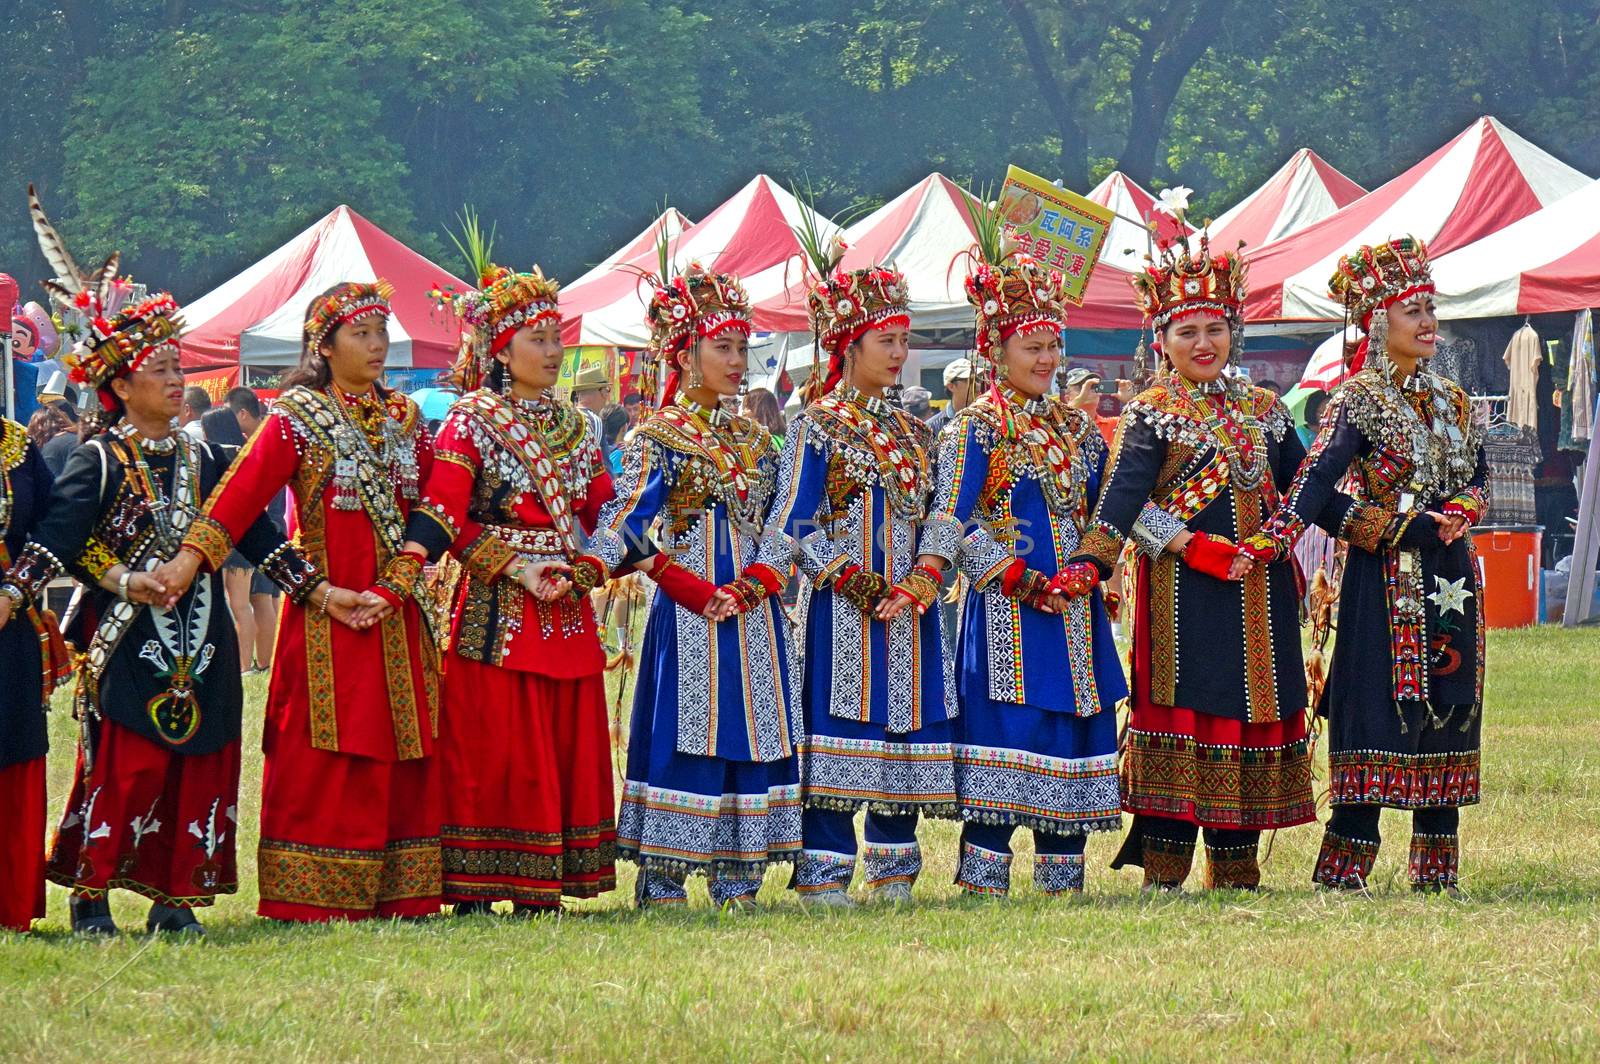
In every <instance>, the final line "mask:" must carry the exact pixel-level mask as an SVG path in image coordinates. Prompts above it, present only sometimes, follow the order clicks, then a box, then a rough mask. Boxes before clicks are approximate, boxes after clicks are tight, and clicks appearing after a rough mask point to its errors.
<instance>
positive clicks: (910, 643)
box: [761, 386, 956, 815]
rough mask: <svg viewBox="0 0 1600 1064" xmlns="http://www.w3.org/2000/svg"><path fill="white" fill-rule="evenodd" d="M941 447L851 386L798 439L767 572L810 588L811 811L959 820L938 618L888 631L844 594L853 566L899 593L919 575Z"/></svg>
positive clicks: (815, 412) (782, 484) (787, 464)
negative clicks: (841, 584)
mask: <svg viewBox="0 0 1600 1064" xmlns="http://www.w3.org/2000/svg"><path fill="white" fill-rule="evenodd" d="M928 443H929V438H928V430H927V427H926V426H925V425H924V424H923V423H922V422H921V421H919V420H917V419H916V418H914V417H912V416H911V415H909V414H905V413H902V412H900V411H898V410H896V409H894V408H892V407H890V406H889V404H888V403H886V402H885V401H884V400H882V399H877V398H869V397H867V396H864V395H862V394H861V392H859V391H858V390H856V389H855V388H851V387H848V386H847V387H844V388H841V389H839V390H837V391H835V392H833V393H832V394H830V395H827V396H825V397H823V398H822V399H819V400H817V401H816V402H814V403H812V404H811V405H810V406H808V407H807V408H806V409H805V410H804V411H802V412H801V413H800V414H799V415H798V416H797V417H796V418H795V419H794V421H792V422H791V423H790V425H789V428H788V431H787V433H786V435H785V439H784V449H783V461H782V464H781V466H780V468H779V473H778V485H779V487H778V491H779V494H778V497H777V499H776V500H775V501H774V503H773V506H772V513H771V516H770V518H769V520H768V522H767V535H766V539H765V542H764V543H763V545H762V550H761V560H762V561H763V562H764V563H766V564H768V565H771V566H772V567H773V568H775V569H777V570H779V571H780V572H788V571H789V570H790V568H791V566H792V564H793V563H794V562H796V561H798V562H799V564H800V569H801V572H802V573H804V575H805V576H806V582H805V583H804V585H803V586H802V588H801V596H800V608H799V611H798V614H799V616H798V621H797V625H798V627H799V628H800V629H801V630H802V631H803V632H804V637H803V638H804V647H805V654H804V658H803V665H802V668H801V669H800V670H798V671H799V673H800V680H799V683H798V684H797V685H796V686H797V687H798V688H799V695H798V699H799V701H800V703H801V705H802V706H803V707H804V722H805V723H804V738H803V739H802V740H801V766H802V771H801V776H802V780H803V784H804V788H803V795H804V800H805V804H806V805H807V806H808V807H823V808H831V809H855V808H859V807H862V806H867V807H870V808H872V809H874V810H878V811H881V812H892V813H907V812H917V811H922V812H926V813H932V814H936V815H949V814H950V813H953V812H954V807H955V778H954V774H953V771H952V767H951V760H950V757H951V737H952V732H951V723H950V722H951V721H952V719H953V718H954V717H955V715H956V700H955V685H954V682H953V676H952V670H951V661H950V654H949V653H948V650H947V648H946V647H945V645H944V633H943V630H942V627H941V625H940V623H939V611H938V609H937V608H935V609H931V610H929V611H928V612H926V613H923V614H921V615H920V616H919V615H918V613H917V611H916V610H914V609H907V610H904V611H902V612H901V613H900V614H899V615H898V616H897V617H895V619H894V620H892V621H890V622H888V623H885V622H883V621H879V620H876V619H874V618H873V617H872V616H870V614H868V613H867V612H865V611H863V610H862V609H861V608H860V607H859V606H857V605H856V604H854V603H853V602H851V601H850V600H849V599H847V598H845V597H844V596H843V595H841V594H840V593H839V591H838V590H837V589H836V588H835V586H834V580H835V579H836V578H837V577H838V576H839V575H840V574H841V573H842V572H845V571H846V570H848V569H849V568H850V567H852V566H857V567H861V568H863V569H865V570H869V571H871V572H874V573H877V574H879V575H880V576H882V577H883V579H884V581H885V582H886V583H887V584H888V585H891V586H892V585H893V584H895V583H896V582H898V581H900V580H903V579H905V577H906V576H907V575H908V574H909V573H910V572H911V569H912V567H913V566H915V565H916V561H917V534H918V529H919V527H920V525H921V522H922V519H923V517H924V516H925V514H926V510H927V494H928V492H927V489H928V486H929V476H928V457H927V452H928Z"/></svg>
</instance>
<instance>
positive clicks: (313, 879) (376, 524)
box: [187, 385, 440, 920]
mask: <svg viewBox="0 0 1600 1064" xmlns="http://www.w3.org/2000/svg"><path fill="white" fill-rule="evenodd" d="M431 459H432V447H431V445H430V443H429V441H428V439H427V436H426V434H425V433H424V432H423V431H422V420H421V417H420V414H419V412H418V410H417V406H416V404H415V403H413V402H412V401H411V400H410V399H408V398H407V397H405V396H404V395H401V394H399V393H395V392H387V391H384V390H382V389H375V390H374V391H373V392H372V393H369V394H367V395H363V396H351V395H347V394H345V393H343V392H341V391H339V390H338V389H337V387H335V386H333V385H329V386H327V387H326V388H322V389H317V390H312V389H309V388H293V389H290V390H289V391H287V392H285V393H284V394H283V395H281V396H279V397H278V399H277V401H276V402H275V403H274V404H273V408H272V412H271V413H270V414H269V415H268V416H267V418H266V419H265V420H264V421H263V422H262V425H261V428H260V429H259V430H257V432H256V434H255V435H254V436H253V437H252V438H251V439H250V442H249V443H247V444H246V445H245V447H244V450H243V451H241V452H240V454H239V458H238V460H237V461H236V462H235V463H234V465H233V468H232V469H231V470H229V472H228V475H227V476H226V477H225V478H224V479H223V481H222V483H221V485H219V486H218V488H217V490H216V491H215V492H213V493H212V495H211V498H210V499H209V501H208V502H207V503H206V508H205V513H204V514H203V515H202V516H201V517H200V518H199V519H198V520H197V521H196V524H195V528H194V529H193V530H192V531H191V532H190V534H189V537H188V541H187V542H188V543H189V545H191V546H193V547H196V548H198V549H199V550H200V551H201V552H202V553H203V554H204V555H205V557H206V559H207V560H208V561H209V562H210V564H211V565H212V566H213V567H216V566H220V565H221V564H222V561H223V559H224V558H226V557H227V551H228V548H229V547H230V545H231V543H232V541H233V539H234V538H235V537H237V536H238V535H239V534H240V532H241V531H242V530H243V529H244V528H245V527H246V526H247V525H248V524H249V522H250V521H251V519H252V518H253V517H254V516H255V515H258V514H260V513H261V512H262V511H263V510H265V509H266V506H267V503H268V502H269V501H270V500H271V499H272V497H273V496H274V495H276V494H277V493H278V491H279V490H281V489H282V488H283V487H284V486H285V485H287V486H289V487H290V489H291V490H292V492H293V497H294V503H295V505H294V515H293V516H294V520H293V524H294V526H295V528H294V534H295V536H296V539H297V541H298V543H299V545H300V549H301V551H302V552H303V553H304V554H305V556H306V557H307V558H308V559H309V560H311V561H312V562H313V564H315V565H316V566H317V568H318V569H320V570H321V572H322V573H323V574H324V575H325V576H326V578H327V579H328V580H329V582H331V583H332V584H333V585H334V586H335V587H341V588H350V589H354V590H365V589H367V588H370V587H374V586H375V585H377V586H382V587H388V586H389V585H388V583H386V581H390V582H392V581H393V580H396V579H398V577H396V576H394V574H395V573H396V571H397V570H396V569H395V568H392V567H391V564H390V563H391V561H392V560H393V559H394V557H395V555H397V554H399V553H400V548H401V545H402V544H403V542H404V540H403V536H404V529H405V521H406V514H407V512H408V511H409V509H410V507H411V505H412V503H413V502H414V500H415V499H416V498H417V496H418V494H419V484H420V482H421V481H422V480H423V479H425V478H426V476H427V475H428V471H429V466H430V463H431ZM391 590H394V591H399V592H401V594H399V595H396V596H395V597H396V598H398V599H399V600H400V601H401V602H402V605H401V608H400V609H399V610H397V611H396V612H395V613H392V614H390V615H389V616H388V617H387V618H385V619H384V620H383V621H381V622H380V623H378V624H377V625H374V626H373V627H372V628H370V629H367V630H365V631H355V630H353V629H350V628H347V627H345V626H343V625H341V624H339V623H337V622H335V621H334V620H333V619H332V618H331V617H330V616H328V615H327V614H325V613H323V612H321V610H320V609H318V603H314V602H297V601H294V600H293V599H291V601H290V602H289V603H288V604H286V605H285V607H284V612H283V618H282V623H281V625H280V627H279V634H278V645H277V649H276V652H275V654H274V657H273V670H272V683H271V687H270V689H269V692H268V695H267V719H266V725H265V731H264V734H263V737H262V747H263V749H264V750H265V752H266V773H265V780H264V783H263V790H262V799H261V805H262V809H261V845H260V851H259V858H258V865H259V875H260V880H261V904H260V912H261V914H262V915H263V916H270V917H274V918H278V919H290V920H326V919H330V918H341V917H342V918H351V919H355V918H360V917H366V916H373V915H378V916H395V915H402V916H403V915H416V914H421V913H426V912H433V911H436V910H437V909H438V906H439V896H440V864H439V807H438V797H437V767H436V764H435V761H434V759H433V758H431V757H430V756H429V755H430V754H431V753H432V750H433V746H434V739H435V738H436V737H437V734H438V719H439V695H438V678H437V672H436V651H435V649H434V643H433V639H432V636H431V634H430V633H429V632H428V630H427V628H426V619H425V616H424V615H423V613H422V612H421V611H419V609H418V608H417V606H416V604H415V603H414V602H412V601H411V600H410V597H409V594H406V593H405V592H407V591H408V590H409V589H407V588H403V587H396V588H391Z"/></svg>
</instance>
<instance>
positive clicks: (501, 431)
mask: <svg viewBox="0 0 1600 1064" xmlns="http://www.w3.org/2000/svg"><path fill="white" fill-rule="evenodd" d="M588 424H589V423H588V420H587V419H586V418H585V417H584V416H583V415H582V413H581V412H580V411H578V410H577V409H576V408H574V407H572V406H570V405H568V404H566V403H560V402H550V401H539V402H529V401H524V400H508V399H506V398H503V397H501V396H500V395H497V394H496V393H494V392H492V391H489V390H479V391H475V392H472V393H470V394H468V395H467V396H465V397H464V398H462V399H461V400H460V401H459V402H457V403H456V404H455V406H453V407H452V408H451V410H450V414H449V416H448V417H446V418H445V422H444V425H443V426H442V427H441V428H440V430H439V435H438V438H437V439H436V441H435V443H434V463H433V471H432V472H431V473H430V474H429V477H428V480H427V484H426V488H425V490H424V492H423V497H422V501H421V502H420V503H419V504H418V505H417V506H416V508H415V509H413V510H412V512H411V517H410V519H409V521H408V522H407V525H406V538H407V539H408V540H411V541H414V542H416V543H420V544H422V545H423V546H424V547H426V548H427V550H428V553H429V556H430V557H434V558H437V557H438V555H439V554H440V553H441V552H443V551H444V550H445V549H447V548H450V547H451V546H452V544H453V545H454V551H455V553H456V554H457V555H458V556H459V557H460V559H461V561H462V563H463V564H464V566H465V573H464V575H463V578H462V580H461V583H460V586H459V588H458V590H457V594H456V600H455V612H454V623H453V625H452V631H451V645H452V647H453V648H454V650H455V653H454V655H452V656H451V657H450V659H449V662H448V666H447V668H446V670H445V678H444V699H445V711H444V720H443V722H442V724H441V728H440V735H439V757H440V762H441V778H442V782H443V785H444V819H443V828H442V830H441V836H442V840H443V851H444V894H445V900H447V901H452V902H472V901H498V900H511V901H515V902H519V903H522V904H526V905H547V906H555V905H559V904H560V900H561V895H563V894H569V895H572V896H575V897H584V898H587V897H594V896H595V895H597V894H600V893H601V892H603V891H606V890H610V889H612V888H613V887H614V886H615V885H616V874H615V862H616V824H615V819H614V811H615V800H616V799H615V795H614V793H613V790H612V772H611V758H610V734H609V730H608V723H607V717H606V706H605V680H604V673H605V652H604V650H603V649H602V648H601V645H600V639H599V635H598V634H597V632H596V629H595V618H594V611H593V609H592V608H591V607H590V605H589V600H588V598H587V597H584V598H582V599H576V600H564V601H561V602H557V603H544V602H540V601H538V600H537V599H535V598H534V597H533V596H532V595H530V594H529V593H528V592H527V591H526V590H524V589H523V587H522V586H521V585H520V584H519V583H518V582H517V581H516V580H514V579H512V578H511V577H510V576H508V575H506V571H507V568H508V567H509V566H511V565H512V563H513V562H515V561H516V560H517V559H518V558H523V559H526V560H528V561H531V562H540V561H557V560H559V561H568V562H570V561H572V560H574V559H575V558H576V557H577V555H578V553H579V552H580V549H581V536H583V535H586V534H588V533H590V532H593V531H594V527H595V522H596V519H597V517H598V515H599V513H600V507H601V506H603V505H604V504H605V503H606V502H608V501H610V499H611V497H612V486H611V475H610V473H609V472H608V471H607V470H606V467H605V461H604V459H603V457H602V454H601V451H600V446H599V441H598V440H596V439H595V438H594V436H593V435H592V433H591V432H590V431H589V429H588ZM580 530H581V531H580Z"/></svg>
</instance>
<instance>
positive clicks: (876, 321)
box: [794, 211, 911, 401]
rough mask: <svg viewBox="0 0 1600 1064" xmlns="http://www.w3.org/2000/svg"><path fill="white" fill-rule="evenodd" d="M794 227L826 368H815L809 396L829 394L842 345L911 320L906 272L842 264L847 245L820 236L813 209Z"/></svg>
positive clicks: (840, 365) (840, 366) (839, 371)
mask: <svg viewBox="0 0 1600 1064" xmlns="http://www.w3.org/2000/svg"><path fill="white" fill-rule="evenodd" d="M801 219H802V220H801V226H800V228H798V229H796V230H795V231H794V234H795V237H796V238H797V239H798V240H799V241H800V247H801V250H802V251H803V252H804V261H805V266H806V312H807V314H808V315H809V317H810V318H811V331H812V332H813V333H814V334H815V336H816V342H817V354H818V357H819V361H820V357H821V355H822V354H823V353H824V352H826V353H827V358H828V361H827V368H826V369H825V370H823V371H822V372H820V373H813V374H812V377H811V381H810V383H809V384H808V386H807V391H806V399H807V401H811V400H815V399H820V398H821V397H822V396H824V395H827V394H828V393H829V392H831V391H832V390H833V389H834V388H836V387H838V385H839V382H840V381H841V380H842V379H843V378H844V358H845V351H846V349H847V348H849V346H850V345H851V344H853V343H855V342H856V341H857V340H859V339H861V337H862V336H863V335H864V334H866V333H868V332H870V331H871V330H873V329H897V328H898V329H904V328H909V327H910V326H911V308H910V306H909V304H908V300H909V298H910V295H909V293H908V292H907V291H906V278H905V274H903V273H901V272H900V271H899V270H897V269H895V268H894V267H893V266H882V265H879V266H866V267H862V268H859V269H854V270H846V269H843V268H842V267H841V265H840V264H841V263H842V262H843V260H844V253H845V252H846V251H848V250H849V247H850V246H849V245H848V244H846V243H845V242H844V238H843V237H842V236H840V235H839V234H835V235H834V236H833V237H832V239H829V240H824V239H823V237H822V233H821V231H820V229H819V227H818V226H817V224H816V221H815V214H814V212H810V211H808V212H806V213H804V214H802V216H801Z"/></svg>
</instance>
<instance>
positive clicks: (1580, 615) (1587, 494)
mask: <svg viewBox="0 0 1600 1064" xmlns="http://www.w3.org/2000/svg"><path fill="white" fill-rule="evenodd" d="M1596 505H1600V432H1597V433H1595V434H1594V435H1592V436H1590V437H1589V455H1588V457H1587V458H1586V459H1585V460H1584V463H1583V495H1582V496H1581V497H1580V498H1579V499H1578V530H1577V535H1575V536H1574V537H1573V539H1572V572H1571V574H1570V575H1569V576H1568V577H1567V604H1566V606H1565V607H1564V608H1563V609H1562V611H1561V627H1563V628H1572V627H1575V626H1577V625H1580V624H1582V623H1584V622H1585V621H1587V620H1588V619H1589V614H1590V609H1589V607H1590V605H1591V604H1592V603H1593V602H1594V567H1595V560H1596V555H1597V554H1600V515H1597V514H1596V513H1595V507H1596Z"/></svg>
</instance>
